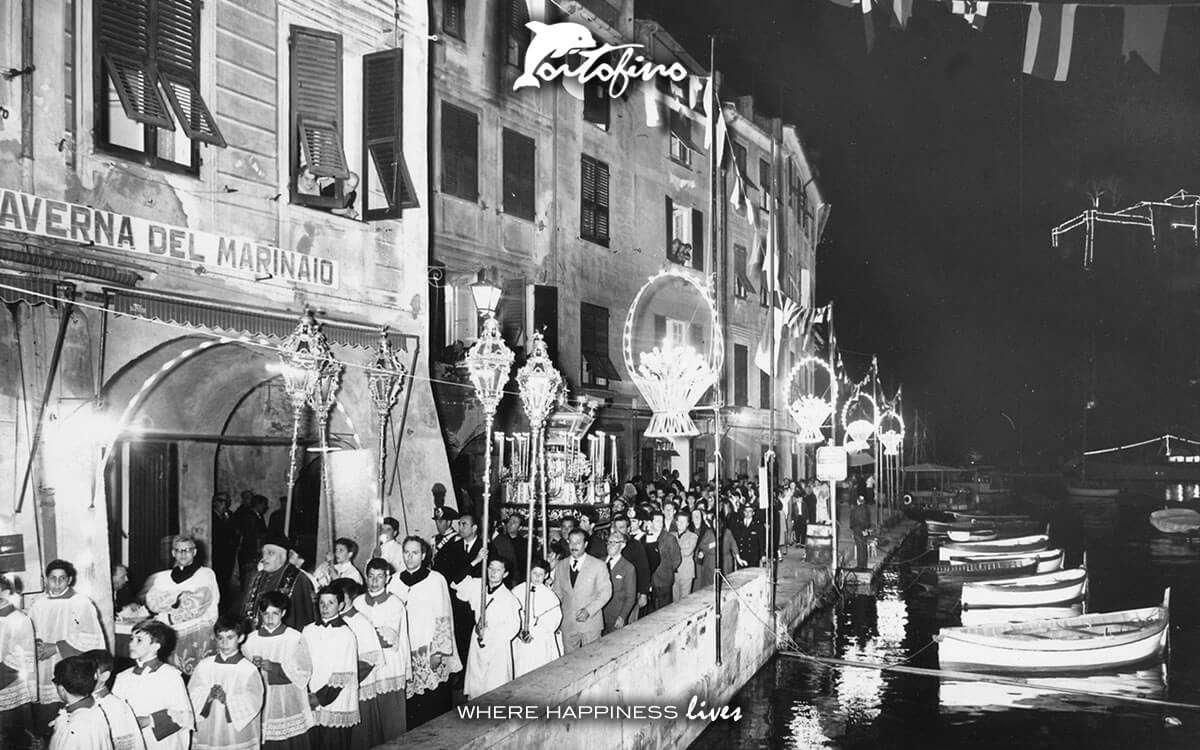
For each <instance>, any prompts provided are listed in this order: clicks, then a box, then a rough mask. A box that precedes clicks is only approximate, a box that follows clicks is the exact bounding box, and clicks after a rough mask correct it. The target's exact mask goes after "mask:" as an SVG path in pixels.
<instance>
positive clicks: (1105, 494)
mask: <svg viewBox="0 0 1200 750" xmlns="http://www.w3.org/2000/svg"><path fill="white" fill-rule="evenodd" d="M1067 494H1068V495H1070V496H1071V497H1080V498H1096V499H1100V498H1109V499H1111V498H1114V497H1116V496H1117V495H1120V494H1121V491H1120V490H1119V489H1116V488H1114V487H1068V488H1067Z"/></svg>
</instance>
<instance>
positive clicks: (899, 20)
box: [891, 0, 912, 31]
mask: <svg viewBox="0 0 1200 750" xmlns="http://www.w3.org/2000/svg"><path fill="white" fill-rule="evenodd" d="M910 18H912V0H892V18H891V21H892V24H891V25H892V28H893V29H897V30H899V31H904V30H905V29H907V28H908V19H910Z"/></svg>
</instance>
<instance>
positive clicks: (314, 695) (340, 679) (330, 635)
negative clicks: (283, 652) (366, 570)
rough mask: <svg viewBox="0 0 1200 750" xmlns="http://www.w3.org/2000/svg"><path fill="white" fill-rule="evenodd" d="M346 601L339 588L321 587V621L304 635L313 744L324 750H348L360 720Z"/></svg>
mask: <svg viewBox="0 0 1200 750" xmlns="http://www.w3.org/2000/svg"><path fill="white" fill-rule="evenodd" d="M343 599H344V596H343V593H342V590H341V589H340V588H337V587H334V586H325V587H323V588H321V589H320V590H319V591H318V592H317V611H318V613H319V614H320V619H319V620H318V621H317V622H314V623H311V624H309V625H306V626H305V627H304V631H303V633H302V635H303V636H304V642H305V643H306V644H308V651H309V653H310V654H311V655H312V664H313V669H312V676H311V677H309V678H308V704H309V705H310V706H311V707H312V709H313V718H314V719H315V720H316V723H317V725H316V727H315V728H314V730H313V738H314V744H315V745H316V746H317V747H318V748H320V749H321V750H349V748H350V730H351V727H353V726H354V725H355V724H357V723H358V722H359V721H360V717H359V714H358V644H357V641H356V640H355V638H354V632H353V631H352V630H350V627H349V626H348V625H346V621H345V620H344V619H342V616H341V610H342V602H343Z"/></svg>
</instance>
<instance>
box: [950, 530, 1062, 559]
mask: <svg viewBox="0 0 1200 750" xmlns="http://www.w3.org/2000/svg"><path fill="white" fill-rule="evenodd" d="M1049 546H1050V538H1049V537H1047V536H1046V535H1045V534H1033V535H1031V536H1022V537H1016V538H1015V539H996V540H993V541H990V542H952V543H949V544H943V545H942V546H941V547H940V548H939V549H938V559H940V560H944V561H947V562H949V561H950V560H952V559H953V558H955V557H965V556H968V555H1028V554H1030V553H1033V552H1040V551H1042V550H1044V549H1046V548H1047V547H1049Z"/></svg>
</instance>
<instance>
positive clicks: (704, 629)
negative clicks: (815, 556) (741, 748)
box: [382, 522, 916, 750]
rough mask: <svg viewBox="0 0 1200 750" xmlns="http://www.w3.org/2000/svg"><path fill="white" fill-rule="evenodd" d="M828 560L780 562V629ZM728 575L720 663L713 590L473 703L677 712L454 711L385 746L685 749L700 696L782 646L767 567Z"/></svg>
mask: <svg viewBox="0 0 1200 750" xmlns="http://www.w3.org/2000/svg"><path fill="white" fill-rule="evenodd" d="M915 526H916V524H914V523H912V522H901V523H900V524H898V525H895V526H893V527H891V528H889V529H886V530H884V531H882V532H881V534H880V538H881V544H880V548H881V549H884V550H895V549H897V548H898V547H899V546H900V542H901V541H902V540H903V539H904V537H905V536H907V535H908V533H910V532H911V531H912V529H913V528H915ZM884 540H886V542H885V541H884ZM827 561H828V556H827V555H826V558H825V562H824V563H812V562H804V561H801V560H799V559H798V555H797V553H796V552H791V554H789V555H788V556H786V557H785V558H784V560H783V561H782V562H781V563H780V565H779V584H778V588H777V590H776V609H777V611H778V613H779V618H778V627H779V629H780V630H781V631H783V632H790V631H791V630H793V629H795V628H796V627H797V626H798V625H799V624H800V623H801V622H803V621H804V619H805V618H806V617H807V616H808V615H809V614H810V613H812V612H813V611H814V610H815V609H817V608H818V607H819V606H820V603H821V601H822V598H823V596H822V595H823V594H824V593H825V592H826V591H827V590H828V588H829V587H830V586H832V585H833V578H832V575H831V571H830V569H829V567H827ZM884 561H885V559H884V556H883V555H881V556H879V557H877V558H875V559H873V560H872V564H873V567H875V568H876V569H878V568H879V567H881V566H882V565H883V563H884ZM729 583H730V585H729V586H726V587H724V590H723V592H722V593H723V596H722V606H721V609H722V620H721V623H722V626H721V664H720V665H719V666H718V665H717V664H716V639H715V638H714V633H715V631H716V606H715V602H714V597H713V590H712V589H711V588H708V589H705V590H703V591H700V592H697V593H694V594H692V595H690V596H688V597H686V598H684V599H682V600H681V601H679V602H676V603H674V604H672V605H671V606H669V607H667V608H665V609H662V610H660V611H658V612H655V613H653V614H651V615H649V616H648V617H646V618H643V619H641V620H639V621H637V622H635V623H633V624H632V625H629V626H628V627H626V628H624V629H622V630H620V631H618V632H616V633H613V634H612V635H607V636H605V637H603V638H602V639H600V640H599V641H598V642H596V643H593V644H591V645H590V646H588V647H587V648H584V649H582V650H579V651H576V652H573V653H571V654H567V655H566V656H564V657H563V658H561V659H558V660H556V661H554V662H552V663H550V664H547V665H546V666H544V667H542V668H541V669H539V670H537V671H535V672H533V673H530V674H528V675H525V676H524V677H522V678H520V679H518V680H514V681H512V682H510V683H508V684H507V685H504V686H503V687H501V688H498V689H496V690H493V691H491V692H489V693H487V694H486V695H484V696H483V697H482V698H481V699H480V700H478V701H472V704H474V705H480V706H536V707H539V709H541V710H540V713H539V715H541V716H545V710H544V709H545V707H563V709H561V710H565V708H566V707H575V706H607V705H638V704H645V705H655V706H663V705H674V706H677V707H678V711H679V716H680V718H678V719H675V720H644V721H633V720H618V719H604V720H597V719H582V718H577V719H572V718H568V717H563V716H562V715H561V714H560V715H559V716H555V717H554V718H551V719H549V720H547V719H542V720H535V721H526V720H523V719H508V720H496V719H464V718H460V717H459V714H458V709H455V710H453V711H451V712H450V713H448V714H445V715H443V716H441V717H439V718H438V719H436V720H434V721H432V722H430V723H428V724H425V725H424V726H421V727H418V728H417V729H415V730H413V731H411V732H409V733H407V734H405V735H404V736H403V737H401V738H400V739H398V740H396V741H394V742H391V743H388V744H386V745H383V746H382V747H385V748H395V749H396V750H399V749H400V748H401V747H402V746H403V747H414V746H415V747H422V748H426V749H427V750H437V749H439V748H446V750H458V749H459V748H465V749H468V750H473V749H475V748H514V750H516V749H521V750H524V749H525V748H557V749H558V750H568V748H589V750H600V749H601V748H621V749H622V750H639V749H641V748H645V749H646V750H650V749H651V748H654V749H657V748H686V747H687V746H688V745H689V744H691V743H692V742H693V741H694V740H695V739H696V738H697V737H698V736H699V735H700V733H701V732H702V731H703V730H704V728H705V726H707V723H708V722H707V721H706V720H703V719H698V720H688V719H686V718H684V717H685V716H686V713H687V710H688V706H689V703H690V701H691V700H692V698H693V697H695V698H696V704H697V707H702V708H712V707H721V706H726V705H728V704H729V703H730V701H731V700H732V698H733V696H734V695H735V694H736V693H737V691H738V690H740V689H741V688H742V686H743V685H745V684H746V683H747V682H748V681H749V680H750V678H751V677H752V676H753V675H754V674H755V673H756V672H757V671H758V670H759V669H760V668H761V667H762V666H763V665H764V664H765V663H766V662H767V660H768V659H770V658H771V656H772V655H773V654H774V652H775V641H774V639H772V638H771V637H770V633H769V629H770V628H769V626H768V625H767V624H766V623H768V622H769V619H768V607H769V602H768V596H769V588H768V586H767V577H766V570H765V569H763V568H748V569H746V570H741V571H738V572H736V573H733V574H731V575H730V576H729ZM700 701H706V702H707V705H703V706H702V704H700Z"/></svg>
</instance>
